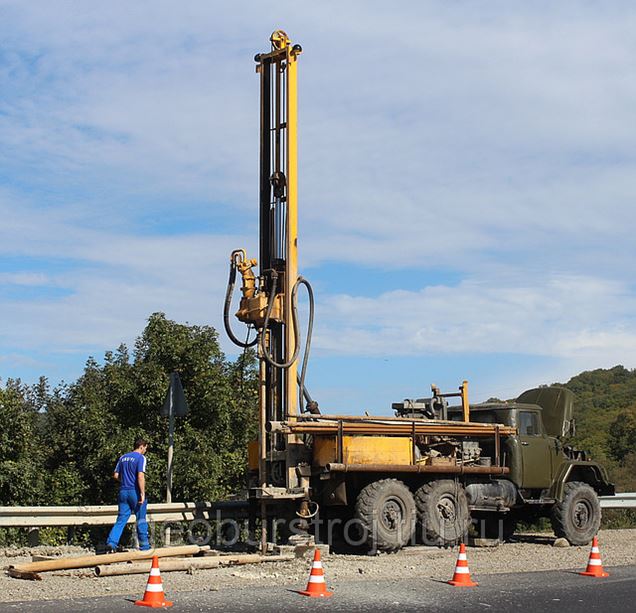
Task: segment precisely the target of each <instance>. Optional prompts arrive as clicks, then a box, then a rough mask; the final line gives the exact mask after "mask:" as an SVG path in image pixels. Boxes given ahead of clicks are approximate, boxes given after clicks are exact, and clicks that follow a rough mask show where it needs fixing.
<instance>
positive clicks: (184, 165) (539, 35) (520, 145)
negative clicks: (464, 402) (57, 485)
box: [0, 1, 636, 413]
mask: <svg viewBox="0 0 636 613" xmlns="http://www.w3.org/2000/svg"><path fill="white" fill-rule="evenodd" d="M396 6H399V8H396ZM396 6H393V5H390V4H387V3H386V2H384V3H382V2H368V1H367V2H347V3H342V2H340V3H338V2H329V1H327V2H321V3H313V4H305V3H298V2H277V3H275V7H274V6H268V5H266V4H265V3H258V2H253V3H250V2H246V3H241V4H240V6H239V5H237V7H238V8H233V7H232V6H230V5H229V4H228V3H221V2H209V1H208V2H202V1H201V2H194V1H191V2H180V3H174V2H135V3H130V2H110V3H108V4H107V5H103V6H97V5H94V4H92V3H82V2H56V3H50V2H44V1H40V2H38V1H33V2H29V3H21V2H0V34H1V37H0V40H1V41H2V42H1V44H0V88H1V89H0V92H1V93H0V139H1V146H0V215H1V218H2V224H1V225H0V320H1V321H2V326H1V327H0V377H1V378H2V379H3V380H6V378H7V377H21V378H22V379H24V380H26V381H33V380H35V379H36V378H37V377H38V376H39V375H40V374H45V375H47V376H48V377H49V378H50V379H51V381H52V382H57V381H59V380H62V379H64V380H67V381H69V380H73V379H74V378H76V377H77V376H78V375H79V374H80V373H81V371H82V368H83V365H84V363H85V361H86V358H87V357H88V356H89V355H94V356H95V357H97V358H101V356H103V353H104V351H106V350H108V349H112V348H115V347H116V346H117V345H118V344H119V343H120V342H122V341H123V342H126V343H129V344H131V343H132V341H133V340H134V338H135V336H136V335H137V334H139V333H140V332H141V330H142V329H143V327H144V323H145V320H146V318H147V317H148V315H150V313H152V312H154V311H164V312H165V313H166V314H167V315H168V316H169V317H170V318H173V319H176V320H178V321H188V322H190V323H197V324H211V325H214V326H215V327H217V328H219V329H221V308H222V301H223V293H224V286H225V283H226V278H227V262H228V255H229V253H230V251H231V250H232V249H233V248H235V247H239V246H245V247H247V248H248V249H250V250H251V251H252V252H254V247H255V244H256V232H257V217H256V215H257V168H258V167H257V163H258V160H257V155H258V80H257V77H256V75H255V74H254V63H253V56H254V54H255V53H257V52H259V51H263V50H265V49H267V47H268V38H269V34H270V33H271V31H272V30H274V29H276V28H283V29H285V30H286V31H287V32H288V34H289V35H290V36H291V38H292V39H293V40H294V41H295V42H299V43H300V44H302V46H303V49H304V53H303V55H302V57H301V59H300V66H299V70H300V93H299V104H300V144H299V156H300V159H299V171H300V241H301V242H300V252H301V256H300V257H301V269H302V272H303V274H304V275H305V276H306V277H307V278H309V279H310V280H311V281H312V282H313V284H314V286H315V288H316V291H317V329H316V333H315V338H314V345H313V347H314V349H315V351H314V356H315V358H314V360H313V363H312V369H311V372H310V374H309V380H308V381H309V385H310V388H311V390H312V393H313V394H314V396H316V397H317V398H318V400H320V401H321V404H322V405H323V406H325V407H326V408H330V409H337V410H338V411H350V412H359V411H361V410H363V409H366V410H369V411H372V412H375V413H380V412H383V411H386V410H387V409H388V407H389V406H390V402H391V401H395V400H400V399H402V398H404V397H413V396H423V395H426V394H427V391H428V389H429V385H430V383H432V382H435V383H437V384H438V385H440V386H442V387H443V388H445V389H453V388H455V387H456V386H457V385H459V384H460V383H461V381H462V379H464V378H468V379H469V380H470V382H471V391H472V398H473V399H474V400H484V399H486V398H488V397H489V396H501V397H513V396H516V395H517V394H518V393H520V392H521V391H523V390H524V389H525V388H527V387H531V386H534V385H537V384H540V383H549V382H553V381H563V380H566V379H567V378H569V377H570V376H572V375H574V374H576V373H578V372H580V371H581V370H584V369H592V368H598V367H610V366H613V365H615V364H619V363H620V364H624V365H625V366H626V367H629V368H634V367H636V320H635V315H634V314H635V313H636V283H635V279H634V272H633V262H634V259H635V257H634V256H635V255H636V253H635V252H636V242H635V241H634V229H635V226H636V223H635V222H636V207H635V205H636V202H635V199H636V173H635V172H634V171H635V166H636V163H635V162H636V160H635V156H636V80H634V78H633V76H634V72H635V69H636V38H634V36H633V32H634V31H635V30H636V8H634V6H633V4H632V3H623V2H603V3H600V2H590V1H587V2H584V1H581V2H559V3H551V2H533V3H526V2H461V1H458V2H441V1H440V2H402V3H400V4H399V5H396ZM223 343H224V345H223V346H224V349H225V350H226V351H227V352H228V353H231V352H233V347H232V346H231V345H230V344H229V343H228V342H226V341H225V340H224V341H223Z"/></svg>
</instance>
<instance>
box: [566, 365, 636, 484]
mask: <svg viewBox="0 0 636 613" xmlns="http://www.w3.org/2000/svg"><path fill="white" fill-rule="evenodd" d="M555 385H562V386H564V387H567V388H568V389H570V390H572V391H573V392H574V394H575V395H576V401H575V412H574V415H575V419H576V429H577V433H576V437H575V439H574V442H575V443H576V445H577V446H578V447H580V448H582V449H587V450H589V451H590V452H591V453H592V456H593V457H594V458H595V459H596V460H598V461H600V462H601V463H603V464H605V465H606V466H607V468H608V470H609V472H610V476H611V477H612V479H613V480H614V481H615V482H616V485H617V489H619V490H622V491H636V370H628V369H626V368H624V367H623V366H615V367H614V368H610V369H608V370H605V369H598V370H591V371H586V372H583V373H581V374H580V375H576V376H575V377H572V378H571V379H570V380H569V381H568V382H567V383H556V384H555Z"/></svg>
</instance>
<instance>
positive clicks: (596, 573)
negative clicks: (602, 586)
mask: <svg viewBox="0 0 636 613" xmlns="http://www.w3.org/2000/svg"><path fill="white" fill-rule="evenodd" d="M579 575H584V576H586V577H609V573H606V572H605V571H604V570H602V571H601V572H600V573H599V572H590V571H587V570H584V571H583V572H581V573H579Z"/></svg>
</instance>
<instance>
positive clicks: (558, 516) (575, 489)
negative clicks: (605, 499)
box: [551, 481, 601, 545]
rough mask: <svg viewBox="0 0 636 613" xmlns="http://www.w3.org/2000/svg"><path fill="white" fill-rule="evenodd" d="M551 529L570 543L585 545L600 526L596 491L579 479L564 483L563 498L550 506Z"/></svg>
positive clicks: (599, 507)
mask: <svg viewBox="0 0 636 613" xmlns="http://www.w3.org/2000/svg"><path fill="white" fill-rule="evenodd" d="M551 521H552V529H553V530H554V534H556V535H557V536H558V537H563V538H566V539H567V540H568V541H569V542H570V544H571V545H587V544H588V543H589V542H590V541H591V540H592V538H593V537H594V536H595V535H596V533H597V532H598V530H599V528H600V527H601V503H600V502H599V499H598V496H597V495H596V492H595V491H594V490H593V489H592V488H591V487H590V486H589V485H588V484H587V483H583V482H581V481H571V482H570V483H566V484H565V488H564V492H563V500H562V501H561V502H557V503H555V504H554V506H553V507H552V515H551Z"/></svg>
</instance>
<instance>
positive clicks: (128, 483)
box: [106, 438, 150, 551]
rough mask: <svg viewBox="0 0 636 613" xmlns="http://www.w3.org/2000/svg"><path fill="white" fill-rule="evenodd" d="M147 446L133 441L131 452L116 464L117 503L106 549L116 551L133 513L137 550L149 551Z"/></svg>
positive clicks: (139, 441) (144, 443)
mask: <svg viewBox="0 0 636 613" xmlns="http://www.w3.org/2000/svg"><path fill="white" fill-rule="evenodd" d="M147 450H148V443H147V442H146V441H145V440H144V439H143V438H138V439H137V440H136V441H135V448H134V449H133V451H130V452H128V453H125V454H124V455H123V456H121V457H120V458H119V460H117V465H116V466H115V473H114V475H113V476H114V477H115V480H117V481H119V484H120V486H119V497H118V500H117V504H118V507H119V508H118V512H117V521H116V522H115V525H114V526H113V528H112V530H111V531H110V534H109V535H108V539H107V540H106V549H107V550H108V551H115V550H116V549H117V546H118V545H119V539H120V538H121V535H122V532H123V531H124V528H125V527H126V523H127V522H128V519H129V518H130V516H131V515H132V514H133V513H134V514H135V518H136V520H137V539H138V540H139V549H141V550H142V551H147V550H148V549H150V542H149V540H148V522H147V521H146V506H147V504H148V503H147V500H146V455H145V454H146V451H147Z"/></svg>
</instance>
